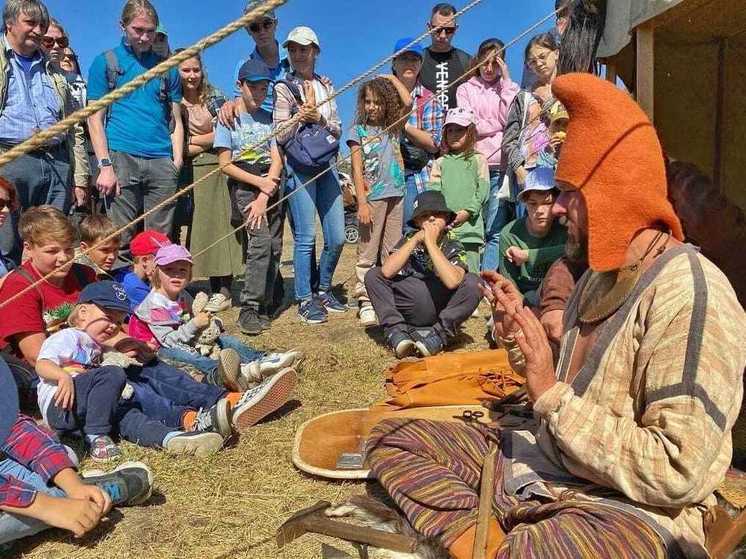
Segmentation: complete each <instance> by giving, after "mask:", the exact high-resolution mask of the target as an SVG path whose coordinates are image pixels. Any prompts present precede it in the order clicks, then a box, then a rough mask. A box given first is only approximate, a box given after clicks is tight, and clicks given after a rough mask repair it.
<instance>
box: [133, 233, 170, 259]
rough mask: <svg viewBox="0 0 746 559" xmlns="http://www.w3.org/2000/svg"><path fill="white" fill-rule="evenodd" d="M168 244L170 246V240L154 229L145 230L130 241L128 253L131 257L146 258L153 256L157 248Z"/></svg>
mask: <svg viewBox="0 0 746 559" xmlns="http://www.w3.org/2000/svg"><path fill="white" fill-rule="evenodd" d="M170 244H172V243H171V239H169V238H168V237H167V236H166V235H164V234H163V233H161V232H159V231H156V230H154V229H146V230H145V231H143V232H142V233H138V234H137V235H135V237H134V238H133V239H132V241H131V242H130V252H131V253H132V256H147V255H148V254H155V253H156V252H158V249H159V248H161V247H163V246H167V245H170Z"/></svg>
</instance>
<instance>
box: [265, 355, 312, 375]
mask: <svg viewBox="0 0 746 559" xmlns="http://www.w3.org/2000/svg"><path fill="white" fill-rule="evenodd" d="M302 359H303V352H301V351H299V350H297V349H291V350H290V351H285V352H283V353H268V354H267V355H265V356H264V357H262V358H261V359H259V361H258V363H259V372H260V373H261V376H262V378H267V377H268V376H271V375H273V374H275V373H276V372H278V371H281V370H283V369H287V368H288V367H296V366H297V365H298V364H299V363H300V361H301V360H302Z"/></svg>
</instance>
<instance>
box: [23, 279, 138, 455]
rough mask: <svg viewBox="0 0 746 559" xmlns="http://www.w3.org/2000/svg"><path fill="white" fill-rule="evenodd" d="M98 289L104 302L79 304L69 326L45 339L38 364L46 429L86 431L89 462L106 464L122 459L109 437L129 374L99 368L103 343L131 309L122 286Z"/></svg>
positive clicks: (107, 284) (109, 284)
mask: <svg viewBox="0 0 746 559" xmlns="http://www.w3.org/2000/svg"><path fill="white" fill-rule="evenodd" d="M93 285H96V284H92V286H93ZM96 287H98V288H99V289H100V290H101V291H104V292H105V293H106V295H107V297H106V299H105V301H106V303H105V304H98V305H95V304H93V303H78V304H77V305H75V307H74V308H73V310H72V312H71V313H70V316H69V317H68V319H67V322H68V324H69V325H70V327H69V328H65V329H63V330H60V331H59V332H57V333H55V334H52V335H51V336H49V337H48V338H47V339H46V340H44V343H43V344H42V346H41V350H40V351H39V357H38V358H37V361H36V372H37V373H38V374H39V377H40V378H41V382H40V383H39V386H38V387H37V395H38V399H39V409H40V410H41V413H42V417H43V418H44V420H45V421H46V423H47V425H49V426H50V427H51V428H52V429H54V430H55V431H57V432H58V433H60V434H61V433H75V432H78V431H82V432H83V433H84V434H85V443H86V445H87V446H88V448H89V451H90V455H91V458H93V459H94V460H97V461H107V460H113V459H116V458H119V457H120V456H121V453H120V451H119V449H118V448H117V446H116V445H115V444H114V441H113V440H112V439H111V436H110V435H111V433H112V431H113V429H114V416H115V413H116V408H117V403H118V402H119V398H120V396H121V395H122V390H123V388H124V387H125V385H126V376H125V373H124V370H123V369H121V368H119V367H107V366H101V365H100V363H101V358H102V347H101V344H102V343H104V342H105V341H106V340H108V339H109V338H111V337H112V336H113V335H114V334H115V332H116V330H117V324H119V323H121V322H122V320H123V319H124V317H125V315H126V314H127V313H128V312H129V305H128V304H127V295H126V294H125V293H124V288H123V287H122V286H121V285H120V284H117V283H114V282H111V281H101V282H98V285H96ZM85 291H86V290H85V289H84V290H83V293H85Z"/></svg>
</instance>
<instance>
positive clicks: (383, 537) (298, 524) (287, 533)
mask: <svg viewBox="0 0 746 559" xmlns="http://www.w3.org/2000/svg"><path fill="white" fill-rule="evenodd" d="M330 506H331V503H329V502H328V501H319V502H318V503H316V504H315V505H313V506H312V507H308V508H306V509H303V510H301V511H299V512H296V513H295V514H294V515H293V516H291V517H290V518H289V519H288V520H286V521H285V523H284V524H283V525H282V526H280V527H279V528H278V529H277V547H278V548H280V549H281V548H282V547H283V546H284V545H285V544H288V543H290V542H291V541H293V540H294V539H296V538H299V537H300V536H302V535H303V534H305V533H308V532H311V533H313V534H321V535H323V536H331V537H333V538H340V539H343V540H346V541H349V542H355V543H361V544H367V545H370V546H373V547H380V548H382V549H390V550H392V551H403V552H409V553H411V552H412V551H414V549H415V548H416V547H417V540H416V539H414V538H410V537H408V536H403V535H401V534H392V533H390V532H383V531H381V530H375V529H373V528H368V527H365V526H355V525H353V524H348V523H346V522H340V521H338V520H331V519H330V518H327V517H326V516H324V511H325V510H326V509H328V508H329V507H330Z"/></svg>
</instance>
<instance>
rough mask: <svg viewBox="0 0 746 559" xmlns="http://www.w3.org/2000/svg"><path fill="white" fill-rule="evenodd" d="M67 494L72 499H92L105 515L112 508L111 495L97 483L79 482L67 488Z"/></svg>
mask: <svg viewBox="0 0 746 559" xmlns="http://www.w3.org/2000/svg"><path fill="white" fill-rule="evenodd" d="M65 493H67V496H68V497H70V498H71V499H81V500H83V501H91V502H92V503H94V504H95V505H96V506H98V509H99V512H100V513H101V514H102V515H103V514H106V513H107V512H109V511H110V510H111V497H110V496H109V494H108V493H107V492H106V491H102V490H101V489H100V488H99V487H97V486H96V485H86V484H85V483H78V484H76V485H74V486H73V487H71V488H68V489H66V490H65Z"/></svg>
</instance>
